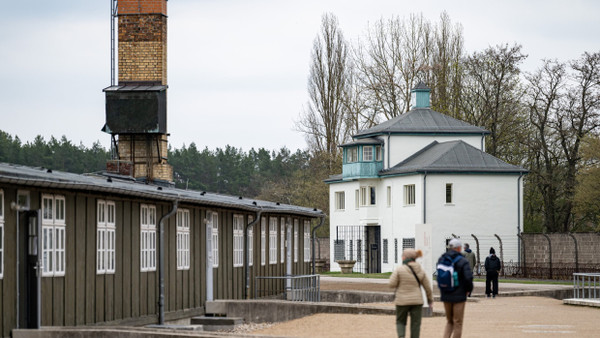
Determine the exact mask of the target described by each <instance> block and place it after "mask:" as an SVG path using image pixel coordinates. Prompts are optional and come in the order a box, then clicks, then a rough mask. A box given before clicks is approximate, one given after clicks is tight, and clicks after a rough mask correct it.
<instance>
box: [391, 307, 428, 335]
mask: <svg viewBox="0 0 600 338" xmlns="http://www.w3.org/2000/svg"><path fill="white" fill-rule="evenodd" d="M409 313H410V337H411V338H415V337H416V338H419V335H420V334H421V317H422V315H423V305H396V332H397V333H398V337H404V336H405V334H406V317H407V316H408V314H409Z"/></svg>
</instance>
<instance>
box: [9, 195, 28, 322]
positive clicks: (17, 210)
mask: <svg viewBox="0 0 600 338" xmlns="http://www.w3.org/2000/svg"><path fill="white" fill-rule="evenodd" d="M18 198H19V197H18V193H17V200H18ZM10 208H11V209H12V210H14V211H15V213H16V214H17V226H16V229H15V230H16V236H17V241H16V243H15V244H16V247H17V259H16V262H15V263H16V266H17V267H16V270H15V271H17V273H16V275H15V279H16V281H17V283H16V284H17V285H16V295H17V302H16V307H17V312H16V316H15V317H16V320H17V325H15V327H16V328H19V311H20V308H19V303H20V301H19V299H20V292H21V290H20V288H19V274H20V273H19V268H20V265H19V261H20V253H19V243H20V242H21V240H20V239H19V228H20V220H19V215H20V213H21V211H28V210H29V209H28V208H24V207H22V206H20V205H18V204H17V203H16V202H12V203H10Z"/></svg>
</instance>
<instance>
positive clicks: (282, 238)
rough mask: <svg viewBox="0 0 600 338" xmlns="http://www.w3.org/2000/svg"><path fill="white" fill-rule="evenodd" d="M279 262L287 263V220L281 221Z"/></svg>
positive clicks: (281, 219)
mask: <svg viewBox="0 0 600 338" xmlns="http://www.w3.org/2000/svg"><path fill="white" fill-rule="evenodd" d="M279 242H280V243H279V261H280V262H281V263H283V262H285V218H283V217H281V218H280V219H279Z"/></svg>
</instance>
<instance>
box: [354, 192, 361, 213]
mask: <svg viewBox="0 0 600 338" xmlns="http://www.w3.org/2000/svg"><path fill="white" fill-rule="evenodd" d="M359 201H360V192H359V190H358V189H356V190H355V191H354V208H355V209H358V206H359V204H360V203H359Z"/></svg>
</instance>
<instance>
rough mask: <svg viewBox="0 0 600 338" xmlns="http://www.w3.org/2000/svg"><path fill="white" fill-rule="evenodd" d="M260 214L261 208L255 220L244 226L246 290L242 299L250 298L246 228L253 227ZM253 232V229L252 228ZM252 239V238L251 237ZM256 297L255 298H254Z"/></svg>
mask: <svg viewBox="0 0 600 338" xmlns="http://www.w3.org/2000/svg"><path fill="white" fill-rule="evenodd" d="M261 214H262V208H261V209H260V210H258V211H257V212H256V215H255V218H254V220H253V221H252V222H250V223H248V224H246V229H245V231H244V261H245V262H244V279H245V280H246V288H245V289H244V298H245V299H248V297H250V266H249V263H250V258H249V257H248V228H249V227H252V226H254V224H256V223H258V221H259V220H260V216H261ZM252 230H253V231H254V228H252ZM252 238H254V236H253V237H252ZM255 297H256V296H255Z"/></svg>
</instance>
